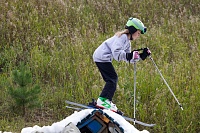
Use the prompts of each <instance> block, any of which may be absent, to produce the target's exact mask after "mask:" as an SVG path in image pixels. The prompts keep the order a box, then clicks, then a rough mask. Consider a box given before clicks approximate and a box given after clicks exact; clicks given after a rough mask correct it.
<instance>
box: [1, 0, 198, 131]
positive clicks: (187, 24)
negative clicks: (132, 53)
mask: <svg viewBox="0 0 200 133" xmlns="http://www.w3.org/2000/svg"><path fill="white" fill-rule="evenodd" d="M199 10H200V3H199V0H179V1H177V0H176V1H173V0H168V1H166V0H140V1H131V0H100V1H98V0H79V1H77V0H65V1H64V0H29V1H24V0H1V1H0V57H1V58H0V91H1V93H0V114H1V115H0V131H15V132H20V131H21V129H22V128H24V127H26V126H33V125H36V124H37V125H39V126H43V125H51V124H52V123H53V122H55V121H60V120H62V119H64V118H65V117H66V116H68V115H70V114H71V113H72V112H73V111H72V110H68V109H65V102H64V101H65V100H66V99H68V100H73V101H76V102H81V103H87V102H89V101H90V100H91V99H92V98H97V97H98V95H99V93H100V92H101V90H102V87H103V85H104V82H103V80H102V79H101V76H100V73H99V72H98V70H97V68H96V66H95V64H94V63H93V60H92V54H93V52H94V50H95V49H96V48H97V47H98V45H100V44H101V42H102V41H104V40H105V39H106V38H108V37H111V36H112V35H113V34H114V33H115V32H116V31H118V30H122V29H123V28H124V25H125V23H126V21H127V19H128V18H129V17H137V18H139V19H140V20H142V22H143V23H144V24H145V25H146V26H147V27H148V32H147V34H146V35H144V36H141V38H140V39H139V40H137V41H134V42H132V47H133V48H134V49H138V48H141V47H146V46H148V47H149V48H150V49H151V51H152V57H153V59H154V60H155V62H156V64H157V65H158V67H159V69H160V70H161V72H162V74H163V76H164V77H165V79H166V80H167V82H168V83H169V85H170V87H171V88H172V90H173V92H174V93H175V95H176V96H177V98H178V99H179V101H180V103H182V105H183V108H184V110H183V111H182V110H181V109H180V108H179V107H178V105H177V103H176V101H175V100H174V98H173V96H172V95H171V93H170V92H169V90H168V88H167V87H166V85H165V84H164V83H163V81H162V79H161V78H160V76H159V74H158V72H157V71H156V69H155V67H154V66H153V64H152V62H151V60H146V61H140V62H139V63H138V64H137V100H138V102H137V111H136V117H137V119H139V120H141V121H144V122H147V123H156V124H157V126H156V127H154V128H147V127H142V126H139V125H136V128H138V129H139V130H143V129H146V130H148V131H150V132H153V133H162V132H163V133H166V132H167V133H185V132H188V133H196V132H199V131H200V114H199V113H200V112H199V110H200V102H199V101H200V97H199V95H200V90H199V88H200V84H199V83H200V76H199V75H200V73H199V70H200V63H199V62H200V58H199V57H200V45H199V44H200V31H199V29H200V19H199V18H200V14H199ZM21 62H24V63H25V64H26V65H27V66H29V67H30V72H31V74H32V80H33V81H32V84H38V85H39V86H40V87H41V88H42V89H41V93H40V97H39V100H40V101H41V102H42V105H41V107H39V108H37V109H32V110H27V111H28V112H27V113H26V115H25V117H23V116H20V115H19V114H18V113H17V112H15V111H14V110H15V109H14V108H13V102H12V99H11V97H10V95H9V94H8V87H9V86H11V85H13V83H12V79H11V77H12V75H11V72H12V71H13V70H18V69H19V68H20V64H21ZM113 63H114V66H115V68H116V71H117V73H118V75H119V84H118V88H117V92H116V94H115V96H114V103H116V104H117V105H118V108H121V109H122V110H123V111H124V112H125V114H126V115H128V116H130V117H133V65H132V64H127V63H125V62H121V63H116V62H115V61H114V62H113ZM83 99H84V100H83Z"/></svg>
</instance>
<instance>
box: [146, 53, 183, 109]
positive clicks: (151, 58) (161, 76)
mask: <svg viewBox="0 0 200 133" xmlns="http://www.w3.org/2000/svg"><path fill="white" fill-rule="evenodd" d="M149 58H150V59H151V61H152V62H153V64H154V66H155V67H156V69H157V71H158V73H159V74H160V76H161V78H162V79H163V81H164V82H165V84H166V85H167V87H168V89H169V91H170V92H171V94H172V95H173V97H174V99H175V100H176V102H177V103H178V105H179V106H180V108H181V109H182V110H183V107H182V105H181V104H180V103H179V101H178V99H177V98H176V96H175V95H174V93H173V91H172V89H171V88H170V87H169V85H168V83H167V81H166V80H165V78H164V77H163V75H162V73H161V72H160V70H159V69H158V67H157V65H156V63H155V62H154V60H153V58H152V57H151V56H149Z"/></svg>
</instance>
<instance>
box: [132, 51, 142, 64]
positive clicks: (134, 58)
mask: <svg viewBox="0 0 200 133" xmlns="http://www.w3.org/2000/svg"><path fill="white" fill-rule="evenodd" d="M131 54H132V58H131V60H130V63H134V62H137V61H139V60H140V55H139V52H138V51H134V50H133V51H132V52H131Z"/></svg>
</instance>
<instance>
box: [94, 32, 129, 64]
mask: <svg viewBox="0 0 200 133" xmlns="http://www.w3.org/2000/svg"><path fill="white" fill-rule="evenodd" d="M130 52H131V43H130V40H129V39H128V37H127V35H126V34H122V35H121V36H120V37H118V36H116V35H114V36H113V37H111V38H109V39H107V40H106V41H104V42H103V43H102V44H101V45H100V46H99V47H98V48H97V49H96V50H95V51H94V54H93V60H94V62H112V60H113V58H114V59H115V60H116V61H122V60H123V61H127V59H126V53H130Z"/></svg>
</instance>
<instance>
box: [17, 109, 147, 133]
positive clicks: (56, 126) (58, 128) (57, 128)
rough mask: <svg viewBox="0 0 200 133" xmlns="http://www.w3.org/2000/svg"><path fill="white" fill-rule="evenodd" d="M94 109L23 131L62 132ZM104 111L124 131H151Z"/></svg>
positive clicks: (40, 132)
mask: <svg viewBox="0 0 200 133" xmlns="http://www.w3.org/2000/svg"><path fill="white" fill-rule="evenodd" d="M92 111H94V109H85V110H82V111H80V112H77V111H75V112H74V113H73V114H72V115H70V116H68V117H66V118H65V119H63V120H61V121H60V122H56V123H53V124H52V125H51V126H43V127H39V126H38V125H35V126H33V127H26V128H23V129H22V130H21V133H60V132H62V130H63V129H64V127H65V126H66V125H68V124H69V123H73V124H74V125H77V123H78V122H81V120H82V119H84V118H85V117H86V116H87V115H88V114H91V113H92ZM103 112H104V113H106V114H107V115H109V116H110V117H112V118H113V119H114V121H116V122H117V123H119V125H120V126H121V127H122V128H123V129H124V133H149V132H148V131H147V130H143V131H139V130H138V129H136V128H135V127H134V126H133V125H131V124H130V123H129V122H127V121H126V120H125V119H124V118H123V117H122V116H120V115H118V114H116V113H114V112H112V111H110V110H103Z"/></svg>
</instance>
